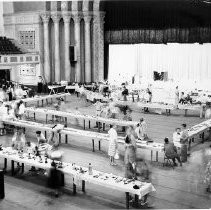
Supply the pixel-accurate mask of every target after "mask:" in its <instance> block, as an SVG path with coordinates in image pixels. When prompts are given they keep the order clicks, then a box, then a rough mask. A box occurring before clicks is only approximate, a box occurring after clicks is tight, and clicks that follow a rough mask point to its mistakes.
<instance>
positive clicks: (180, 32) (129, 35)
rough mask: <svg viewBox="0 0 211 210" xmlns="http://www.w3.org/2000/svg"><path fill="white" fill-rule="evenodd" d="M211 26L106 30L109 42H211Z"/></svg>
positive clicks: (106, 40) (106, 41) (106, 37)
mask: <svg viewBox="0 0 211 210" xmlns="http://www.w3.org/2000/svg"><path fill="white" fill-rule="evenodd" d="M210 42H211V28H210V27H195V28H168V29H163V30H159V29H127V30H126V29H122V30H119V29H117V30H109V31H106V32H105V43H107V44H138V43H152V44H161V43H164V44H167V43H210Z"/></svg>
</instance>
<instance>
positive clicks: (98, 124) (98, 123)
mask: <svg viewBox="0 0 211 210" xmlns="http://www.w3.org/2000/svg"><path fill="white" fill-rule="evenodd" d="M97 127H98V132H99V133H100V122H97Z"/></svg>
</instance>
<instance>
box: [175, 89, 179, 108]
mask: <svg viewBox="0 0 211 210" xmlns="http://www.w3.org/2000/svg"><path fill="white" fill-rule="evenodd" d="M178 104H179V90H178V86H177V87H176V90H175V106H176V107H177V108H178Z"/></svg>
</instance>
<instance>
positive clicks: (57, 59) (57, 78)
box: [52, 14, 61, 82]
mask: <svg viewBox="0 0 211 210" xmlns="http://www.w3.org/2000/svg"><path fill="white" fill-rule="evenodd" d="M52 19H53V22H54V38H55V39H54V42H55V52H54V53H55V54H54V55H55V57H54V59H55V82H60V81H61V77H60V54H59V21H60V16H59V15H57V14H55V15H52Z"/></svg>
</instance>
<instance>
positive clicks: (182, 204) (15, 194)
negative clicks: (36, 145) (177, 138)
mask: <svg viewBox="0 0 211 210" xmlns="http://www.w3.org/2000/svg"><path fill="white" fill-rule="evenodd" d="M68 100H69V102H68V104H67V107H68V108H69V109H74V108H73V107H75V106H77V107H79V111H81V112H83V113H89V114H94V113H95V112H94V107H93V105H91V104H89V103H87V102H85V101H84V100H78V99H77V98H76V97H75V96H71V97H70V98H69V99H68ZM182 114H184V113H180V112H178V111H177V112H176V113H173V115H171V116H165V115H156V114H142V113H138V112H137V113H133V118H134V120H138V119H139V118H140V117H141V116H143V117H144V118H145V119H146V122H147V124H148V134H149V136H150V138H152V139H154V141H157V142H162V141H163V138H164V137H166V136H168V137H171V136H172V132H173V131H174V129H175V128H176V127H178V126H180V124H181V123H187V124H188V126H192V125H195V124H197V123H199V122H201V121H202V119H200V118H199V117H198V116H197V113H190V116H188V117H184V116H182ZM39 118H40V121H43V120H44V118H43V117H41V116H40V117H39ZM73 124H75V122H74V121H73V120H71V122H69V126H70V125H72V126H74V127H76V125H73ZM93 125H94V124H93ZM34 132H35V131H30V130H27V138H32V139H34V137H35V134H34ZM34 140H35V139H34ZM0 143H2V144H3V145H5V146H7V145H9V144H10V143H11V136H3V137H0ZM210 144H211V142H205V143H204V144H198V145H196V146H194V147H193V148H192V151H191V156H190V158H188V162H186V163H184V164H183V166H182V167H176V168H175V169H172V168H169V167H163V166H162V162H163V156H162V154H159V162H151V161H150V154H149V152H148V151H145V150H141V149H139V150H138V156H141V157H144V158H145V159H146V161H147V164H148V165H149V168H150V171H151V178H152V183H153V185H154V186H155V188H156V193H153V194H152V195H151V196H150V199H149V201H150V202H153V203H154V208H155V209H163V208H165V209H182V208H185V209H188V208H204V209H209V208H211V194H209V193H207V192H206V190H205V188H206V185H205V184H204V183H203V179H204V169H205V166H206V163H207V162H208V160H211V148H210V147H209V145H210ZM107 146H108V145H107V142H103V144H102V151H97V150H96V152H92V149H91V141H90V140H89V139H86V138H74V137H70V138H69V144H68V145H66V144H64V143H63V144H62V145H61V150H63V151H64V161H67V162H75V163H77V164H79V165H82V166H88V164H89V163H92V165H93V168H94V169H97V170H101V171H105V172H110V173H114V174H118V175H124V164H123V155H124V148H123V146H120V152H121V159H120V160H118V161H117V163H118V166H110V165H109V163H108V157H107ZM2 166H3V161H2V160H0V167H2ZM26 173H27V172H26ZM45 183H46V178H45V177H44V176H31V175H30V176H29V175H27V174H24V175H23V176H20V175H17V177H16V178H13V177H11V176H10V173H8V174H7V175H6V198H5V200H3V201H0V209H4V208H5V209H14V208H16V209H50V208H51V209H70V208H71V207H72V208H73V209H116V208H117V209H121V208H124V207H125V195H124V193H120V192H118V191H115V190H110V189H107V188H106V187H105V188H104V187H98V186H94V185H89V184H87V190H86V194H85V195H84V194H83V193H82V192H81V191H80V189H79V191H78V194H77V196H73V195H72V194H71V189H72V183H71V179H70V178H69V177H66V183H67V186H66V189H65V192H64V194H63V195H62V196H61V197H60V198H59V199H54V198H53V197H52V195H51V194H50V193H49V192H50V189H48V188H46V187H45ZM32 206H33V207H32Z"/></svg>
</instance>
